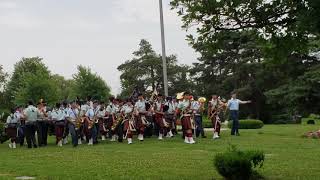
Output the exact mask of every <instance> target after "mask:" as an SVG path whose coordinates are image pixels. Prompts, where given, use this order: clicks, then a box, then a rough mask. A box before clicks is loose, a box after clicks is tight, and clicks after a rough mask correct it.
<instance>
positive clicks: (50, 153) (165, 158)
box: [0, 125, 320, 180]
mask: <svg viewBox="0 0 320 180" xmlns="http://www.w3.org/2000/svg"><path fill="white" fill-rule="evenodd" d="M317 129H319V126H301V125H266V126H264V127H263V128H262V129H258V130H241V132H240V133H241V136H240V137H231V136H230V135H229V133H230V131H224V132H223V133H222V139H220V140H217V141H213V140H211V139H210V138H209V137H208V138H207V139H197V144H195V145H188V144H184V143H183V140H182V139H181V137H180V136H179V137H176V138H173V139H166V140H164V141H162V142H160V141H158V140H156V139H155V137H154V138H150V139H146V140H145V141H144V142H142V143H140V142H137V141H136V140H135V141H134V143H135V144H132V145H127V144H126V143H122V144H120V143H111V142H103V143H100V144H99V145H97V146H93V147H88V146H87V145H81V146H79V147H78V148H72V147H71V145H70V144H69V145H66V146H64V147H62V148H59V147H56V146H54V145H53V143H52V142H53V137H51V138H50V140H51V144H50V145H49V146H48V147H46V148H40V149H26V148H18V149H15V150H10V149H9V148H8V146H7V143H6V144H2V145H0V179H14V178H15V177H17V176H31V177H36V178H37V179H197V180H198V179H222V177H221V176H220V175H219V174H218V173H217V171H216V170H215V169H214V167H213V158H214V155H215V154H216V153H219V152H223V151H225V150H226V149H227V148H228V146H229V145H230V144H234V145H237V147H238V148H240V149H243V150H247V149H258V150H263V151H264V152H265V153H266V161H265V164H264V168H262V169H261V170H259V172H260V173H261V174H262V175H263V176H264V177H265V178H266V179H272V180H273V179H319V178H320V171H319V167H320V161H319V159H320V148H319V147H320V140H317V139H306V138H302V137H301V135H302V134H303V133H305V132H307V131H310V130H317ZM211 134H212V133H211V132H207V135H208V136H209V135H210V137H211Z"/></svg>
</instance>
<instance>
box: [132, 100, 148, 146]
mask: <svg viewBox="0 0 320 180" xmlns="http://www.w3.org/2000/svg"><path fill="white" fill-rule="evenodd" d="M134 109H135V115H136V127H137V131H138V133H139V135H138V140H140V141H143V140H144V130H145V128H146V126H147V124H148V121H147V119H146V114H147V110H146V101H145V100H144V97H143V95H142V94H139V95H138V101H137V102H136V104H135V105H134Z"/></svg>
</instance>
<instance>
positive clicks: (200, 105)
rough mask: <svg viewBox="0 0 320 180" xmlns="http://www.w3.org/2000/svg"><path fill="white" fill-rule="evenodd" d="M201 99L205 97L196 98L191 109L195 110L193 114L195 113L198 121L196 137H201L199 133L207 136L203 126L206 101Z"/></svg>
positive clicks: (196, 121) (203, 136)
mask: <svg viewBox="0 0 320 180" xmlns="http://www.w3.org/2000/svg"><path fill="white" fill-rule="evenodd" d="M201 100H205V99H203V98H199V99H198V100H197V101H196V100H194V101H192V103H191V109H192V111H193V115H194V118H195V119H194V120H195V123H196V137H199V135H200V134H201V136H202V138H206V136H205V134H204V129H203V126H202V114H203V111H204V102H203V101H201Z"/></svg>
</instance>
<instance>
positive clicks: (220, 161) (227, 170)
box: [214, 146, 265, 180]
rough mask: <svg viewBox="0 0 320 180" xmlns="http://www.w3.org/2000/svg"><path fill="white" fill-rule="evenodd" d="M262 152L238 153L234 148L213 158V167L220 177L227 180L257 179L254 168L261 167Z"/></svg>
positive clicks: (262, 160) (262, 161) (263, 157)
mask: <svg viewBox="0 0 320 180" xmlns="http://www.w3.org/2000/svg"><path fill="white" fill-rule="evenodd" d="M264 159H265V155H264V153H263V152H262V151H240V150H237V149H236V147H235V146H233V147H232V148H230V149H229V150H228V151H227V152H225V153H219V154H217V155H216V156H215V159H214V166H215V168H216V169H217V171H218V172H219V174H220V175H221V176H223V177H224V178H225V179H228V180H247V179H259V178H257V177H254V176H257V174H258V173H257V172H256V170H255V168H261V167H262V166H263V163H264Z"/></svg>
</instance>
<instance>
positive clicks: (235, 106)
mask: <svg viewBox="0 0 320 180" xmlns="http://www.w3.org/2000/svg"><path fill="white" fill-rule="evenodd" d="M244 103H245V102H244V101H241V100H239V99H233V98H232V99H230V100H229V101H228V108H229V110H230V111H239V104H244Z"/></svg>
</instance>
